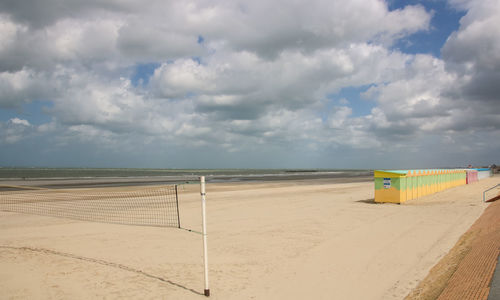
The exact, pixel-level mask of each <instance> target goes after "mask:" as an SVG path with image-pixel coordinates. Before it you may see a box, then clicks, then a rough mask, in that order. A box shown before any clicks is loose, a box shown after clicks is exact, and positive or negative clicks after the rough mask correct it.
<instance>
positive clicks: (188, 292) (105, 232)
mask: <svg viewBox="0 0 500 300" xmlns="http://www.w3.org/2000/svg"><path fill="white" fill-rule="evenodd" d="M498 183H500V177H494V178H488V179H484V180H482V181H480V182H478V183H474V184H472V185H467V186H460V187H456V188H452V189H450V190H447V191H443V192H440V193H437V194H434V195H430V196H427V197H424V198H421V199H417V200H412V201H410V202H408V203H407V204H404V205H394V204H374V203H373V194H374V190H373V182H357V183H341V184H329V183H328V182H327V181H325V180H318V181H302V182H298V181H294V182H292V181H288V182H272V183H245V184H208V185H207V209H208V211H207V214H208V232H209V235H208V250H209V269H210V289H211V293H212V296H211V297H210V298H212V299H402V298H404V297H405V296H406V295H407V294H408V293H409V292H410V291H411V290H412V289H413V288H414V287H415V286H416V285H417V284H418V282H419V281H420V280H422V279H423V278H424V277H425V276H426V275H427V273H428V272H429V270H430V269H431V268H432V266H433V265H434V264H436V263H437V262H438V261H439V259H440V258H441V257H443V256H444V255H445V254H446V253H447V252H448V251H449V249H451V248H452V247H453V245H454V244H455V242H456V241H457V240H458V238H459V237H460V236H461V235H462V234H463V233H464V232H465V231H466V230H467V229H468V228H469V227H470V226H471V224H472V223H473V222H474V221H475V220H476V219H477V218H478V217H479V216H480V215H481V213H482V212H483V210H484V209H485V207H486V206H487V205H488V204H485V203H483V202H482V198H481V197H482V194H481V193H482V191H483V190H484V189H485V188H487V187H490V186H492V185H494V184H498ZM180 200H181V202H180V212H181V224H182V226H183V227H185V228H190V229H195V230H199V229H200V227H201V216H200V214H201V213H200V201H199V191H198V186H195V185H187V186H185V191H184V192H183V193H182V194H181V199H180ZM202 261H203V260H202V240H201V236H200V235H198V234H196V233H193V232H187V231H185V230H179V229H174V228H157V227H140V226H126V225H114V224H101V223H89V222H81V221H73V220H68V219H58V218H52V217H44V216H35V215H27V214H20V213H8V212H0V291H1V292H0V299H93V298H103V299H117V298H120V299H123V298H134V299H204V296H202V295H201V293H202V292H203V265H202Z"/></svg>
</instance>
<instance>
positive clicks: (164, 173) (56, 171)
mask: <svg viewBox="0 0 500 300" xmlns="http://www.w3.org/2000/svg"><path fill="white" fill-rule="evenodd" d="M369 172H370V170H349V169H126V168H123V169H122V168H6V167H0V178H1V179H70V178H73V179H83V178H148V177H151V178H154V177H197V176H207V177H212V178H233V179H234V178H236V179H237V178H239V177H241V178H252V177H259V178H260V177H264V178H265V177H298V176H300V177H310V176H312V177H318V176H322V177H323V176H327V177H328V176H330V175H337V176H338V175H340V174H345V175H346V176H352V175H355V174H365V173H369Z"/></svg>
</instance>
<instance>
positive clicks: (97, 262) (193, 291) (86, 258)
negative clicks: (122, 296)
mask: <svg viewBox="0 0 500 300" xmlns="http://www.w3.org/2000/svg"><path fill="white" fill-rule="evenodd" d="M2 248H3V249H13V250H21V251H32V252H39V253H45V254H52V255H58V256H63V257H68V258H73V259H78V260H81V261H88V262H92V263H96V264H100V265H104V266H109V267H113V268H117V269H121V270H125V271H128V272H133V273H136V274H139V275H143V276H146V277H149V278H152V279H155V280H159V281H162V282H165V283H168V284H170V285H173V286H176V287H179V288H181V289H184V290H186V291H190V292H192V293H195V294H197V295H201V296H203V294H202V293H200V292H198V291H196V290H193V289H190V288H187V287H185V286H183V285H180V284H178V283H175V282H173V281H171V280H168V279H165V278H162V277H159V276H155V275H152V274H149V273H146V272H144V271H142V270H138V269H134V268H132V267H129V266H125V265H122V264H118V263H113V262H109V261H105V260H102V259H96V258H90V257H84V256H78V255H75V254H71V253H65V252H59V251H55V250H50V249H44V248H31V247H13V246H2V245H0V249H2Z"/></svg>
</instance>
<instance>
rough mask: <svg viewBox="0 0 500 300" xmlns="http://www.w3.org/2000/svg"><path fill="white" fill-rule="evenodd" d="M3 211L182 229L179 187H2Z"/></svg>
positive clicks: (0, 202) (0, 209)
mask: <svg viewBox="0 0 500 300" xmlns="http://www.w3.org/2000/svg"><path fill="white" fill-rule="evenodd" d="M0 211H7V212H18V213H26V214H35V215H42V216H50V217H59V218H68V219H74V220H81V221H90V222H102V223H115V224H125V225H140V226H158V227H178V228H180V226H181V224H180V216H179V198H178V186H177V185H167V186H157V187H121V188H119V189H117V188H90V189H85V188H83V189H35V188H29V187H17V188H16V187H14V188H12V187H0Z"/></svg>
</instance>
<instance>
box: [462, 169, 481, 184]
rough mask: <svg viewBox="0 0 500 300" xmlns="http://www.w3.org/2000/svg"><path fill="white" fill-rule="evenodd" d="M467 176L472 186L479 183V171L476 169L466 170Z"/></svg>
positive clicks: (468, 182)
mask: <svg viewBox="0 0 500 300" xmlns="http://www.w3.org/2000/svg"><path fill="white" fill-rule="evenodd" d="M465 173H466V176H467V184H471V183H474V182H477V181H478V180H479V179H478V171H477V170H475V169H466V170H465Z"/></svg>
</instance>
